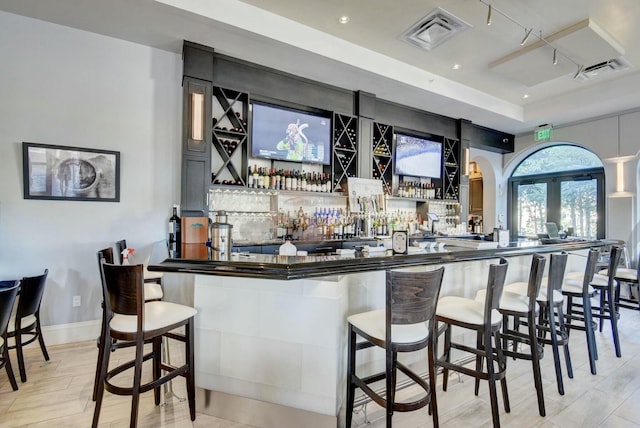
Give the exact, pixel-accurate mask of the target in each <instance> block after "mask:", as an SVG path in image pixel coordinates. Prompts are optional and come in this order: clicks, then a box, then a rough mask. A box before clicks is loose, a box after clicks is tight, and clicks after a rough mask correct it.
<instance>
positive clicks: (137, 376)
mask: <svg viewBox="0 0 640 428" xmlns="http://www.w3.org/2000/svg"><path fill="white" fill-rule="evenodd" d="M143 356H144V341H143V340H142V339H141V338H140V339H138V340H137V341H136V362H135V366H134V369H133V391H132V394H131V420H130V426H131V427H136V426H137V425H138V409H139V407H140V383H141V381H142V357H143Z"/></svg>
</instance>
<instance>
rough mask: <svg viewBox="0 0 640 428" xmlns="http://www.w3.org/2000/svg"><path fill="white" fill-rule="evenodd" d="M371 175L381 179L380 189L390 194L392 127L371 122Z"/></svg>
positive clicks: (391, 178)
mask: <svg viewBox="0 0 640 428" xmlns="http://www.w3.org/2000/svg"><path fill="white" fill-rule="evenodd" d="M372 144H373V146H372V148H373V151H372V153H373V155H372V169H373V174H372V177H373V178H374V179H379V180H382V190H383V191H384V193H385V194H387V195H391V194H392V180H393V168H392V167H391V165H392V162H393V154H392V147H393V127H392V126H389V125H383V124H381V123H377V122H373V143H372Z"/></svg>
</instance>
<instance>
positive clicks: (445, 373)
mask: <svg viewBox="0 0 640 428" xmlns="http://www.w3.org/2000/svg"><path fill="white" fill-rule="evenodd" d="M445 329H446V330H445V331H444V354H445V358H446V359H445V361H446V362H447V363H450V362H451V326H450V325H449V324H447V325H446V326H445ZM448 381H449V369H448V368H446V367H444V368H443V369H442V390H443V391H446V390H447V382H448Z"/></svg>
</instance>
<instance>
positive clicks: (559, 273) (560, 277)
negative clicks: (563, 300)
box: [547, 252, 569, 303]
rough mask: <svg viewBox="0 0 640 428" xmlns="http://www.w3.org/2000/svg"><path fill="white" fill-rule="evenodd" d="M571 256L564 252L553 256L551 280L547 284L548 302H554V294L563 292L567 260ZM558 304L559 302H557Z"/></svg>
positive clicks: (550, 266) (550, 270)
mask: <svg viewBox="0 0 640 428" xmlns="http://www.w3.org/2000/svg"><path fill="white" fill-rule="evenodd" d="M568 258H569V254H567V253H565V252H562V253H560V254H551V262H550V263H549V278H548V282H547V301H548V302H553V294H554V293H553V292H554V291H557V292H559V293H560V292H562V281H564V271H565V269H566V267H567V259H568ZM556 303H557V302H556Z"/></svg>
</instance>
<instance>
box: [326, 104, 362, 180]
mask: <svg viewBox="0 0 640 428" xmlns="http://www.w3.org/2000/svg"><path fill="white" fill-rule="evenodd" d="M357 147H358V119H357V118H355V117H353V116H347V115H344V114H338V113H335V114H334V115H333V166H332V168H333V171H332V174H333V175H332V183H333V188H332V190H333V191H334V192H337V191H341V190H342V187H343V186H344V184H345V183H346V181H347V178H348V177H355V176H356V175H357V174H358V160H357V159H358V156H357V155H358V149H357Z"/></svg>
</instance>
